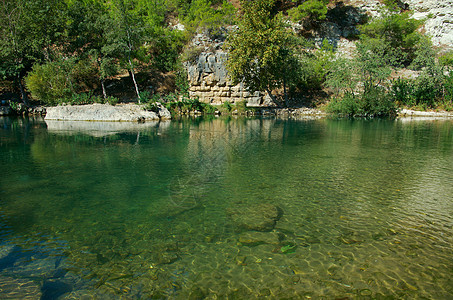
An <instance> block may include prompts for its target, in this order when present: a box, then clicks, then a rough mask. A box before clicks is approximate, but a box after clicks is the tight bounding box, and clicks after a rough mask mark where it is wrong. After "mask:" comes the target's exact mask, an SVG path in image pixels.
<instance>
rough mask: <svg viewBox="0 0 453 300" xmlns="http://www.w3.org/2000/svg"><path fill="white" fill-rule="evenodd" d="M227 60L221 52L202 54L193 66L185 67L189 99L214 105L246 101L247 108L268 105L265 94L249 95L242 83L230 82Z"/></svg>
mask: <svg viewBox="0 0 453 300" xmlns="http://www.w3.org/2000/svg"><path fill="white" fill-rule="evenodd" d="M227 59H228V54H227V53H226V52H224V51H222V50H216V51H215V52H202V53H201V54H200V55H199V56H198V59H197V61H196V63H195V64H189V65H188V66H187V71H188V76H189V83H190V89H189V95H190V97H191V98H196V97H197V98H198V99H199V100H200V101H201V102H204V103H210V104H214V105H220V104H222V103H224V102H227V101H229V102H231V103H236V102H239V101H247V104H248V105H249V106H259V105H263V104H270V102H271V101H270V98H269V97H268V96H267V95H266V94H265V93H263V92H255V93H253V94H251V93H250V92H248V91H247V89H246V88H245V87H244V85H243V84H242V83H240V84H237V85H235V84H233V83H232V82H231V80H230V78H229V77H228V71H227V69H226V66H225V62H226V60H227Z"/></svg>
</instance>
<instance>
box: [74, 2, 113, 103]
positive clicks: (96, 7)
mask: <svg viewBox="0 0 453 300" xmlns="http://www.w3.org/2000/svg"><path fill="white" fill-rule="evenodd" d="M68 16H69V18H68V19H69V29H68V31H69V34H68V35H69V37H68V41H69V42H68V45H67V49H66V52H67V53H74V54H75V56H77V58H78V59H83V60H88V59H89V60H92V61H93V62H94V63H95V64H96V65H97V68H98V69H99V72H98V75H99V81H100V83H101V88H102V94H103V97H104V99H106V98H107V92H106V89H105V79H107V78H108V77H111V76H114V75H116V74H117V73H118V65H117V61H118V60H117V59H116V58H115V57H114V56H112V55H111V54H112V53H109V52H108V51H103V47H105V46H106V45H107V42H108V40H107V33H108V32H109V31H110V30H111V28H112V27H113V25H114V24H113V21H112V19H111V18H110V16H109V14H108V11H107V6H106V4H105V3H103V2H102V1H99V0H74V1H71V2H70V4H69V5H68Z"/></svg>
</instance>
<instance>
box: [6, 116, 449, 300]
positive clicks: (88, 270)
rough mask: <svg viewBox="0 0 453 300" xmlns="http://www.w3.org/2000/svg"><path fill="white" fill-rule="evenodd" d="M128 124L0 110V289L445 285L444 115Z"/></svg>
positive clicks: (420, 289) (275, 292)
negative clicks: (8, 114) (262, 228)
mask: <svg viewBox="0 0 453 300" xmlns="http://www.w3.org/2000/svg"><path fill="white" fill-rule="evenodd" d="M139 125H140V124H135V125H134V126H133V127H128V126H126V125H125V124H123V123H114V124H112V123H101V124H99V123H84V122H79V123H77V122H75V123H62V122H53V123H47V124H46V123H45V122H44V121H42V120H41V121H40V120H36V119H29V120H26V119H7V118H2V119H0V126H1V128H0V163H1V177H0V298H2V299H40V298H41V299H80V298H82V297H87V299H91V298H90V297H92V298H95V299H115V298H121V299H131V298H132V299H143V298H145V299H146V298H153V299H166V298H170V299H188V298H189V297H190V298H191V299H202V298H204V297H206V298H207V299H256V298H260V299H282V298H286V299H288V298H289V299H300V298H312V299H319V298H322V297H324V298H326V299H335V298H337V299H338V298H341V299H348V298H349V299H356V298H361V299H362V298H363V299H367V298H370V299H371V298H378V299H380V298H386V297H388V298H399V299H414V298H419V299H452V297H453V249H452V244H453V229H452V227H453V121H452V120H445V121H441V120H438V121H402V120H399V121H382V120H381V121H345V120H342V121H338V120H298V121H297V120H287V121H284V120H275V119H211V120H209V119H205V120H201V119H197V120H181V121H171V122H166V123H145V124H143V125H140V126H139ZM263 203H264V204H267V205H268V206H269V207H274V206H275V208H278V211H279V217H278V220H277V221H276V222H275V224H273V225H272V228H269V229H270V231H266V232H256V231H255V232H254V231H247V230H246V229H244V227H243V226H242V227H241V224H238V222H239V223H240V220H239V221H238V218H237V217H236V218H235V217H234V216H235V215H234V214H232V212H236V213H237V214H239V215H240V216H241V218H243V219H244V218H245V219H246V220H247V221H246V222H250V223H254V222H255V223H256V222H259V221H260V220H261V219H260V218H262V217H263V216H261V215H259V214H256V213H254V211H258V210H259V208H260V207H261V206H260V204H263ZM241 214H242V215H241ZM236 216H237V215H236ZM239 219H240V218H239ZM269 229H268V230H269ZM244 237H247V238H252V239H255V241H254V242H253V243H247V241H245V240H246V239H244Z"/></svg>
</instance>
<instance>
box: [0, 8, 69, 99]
mask: <svg viewBox="0 0 453 300" xmlns="http://www.w3.org/2000/svg"><path fill="white" fill-rule="evenodd" d="M65 12H66V5H65V3H64V2H62V1H58V0H3V1H2V4H1V8H0V35H1V37H2V38H1V39H0V76H2V78H3V79H9V80H14V82H15V84H16V86H17V87H18V89H19V91H20V93H21V97H22V100H23V102H24V103H25V104H27V103H28V99H27V94H26V93H25V89H24V86H23V78H24V77H25V75H26V74H27V72H28V71H30V70H31V68H32V66H33V64H34V63H37V62H41V61H44V60H47V61H50V60H52V59H53V58H54V56H55V51H56V49H57V48H58V46H59V44H61V42H62V41H63V38H64V35H65V27H66V22H65Z"/></svg>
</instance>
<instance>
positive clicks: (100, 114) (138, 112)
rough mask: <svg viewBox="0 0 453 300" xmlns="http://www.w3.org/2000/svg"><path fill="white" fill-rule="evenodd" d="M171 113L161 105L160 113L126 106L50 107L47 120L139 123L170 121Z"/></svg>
mask: <svg viewBox="0 0 453 300" xmlns="http://www.w3.org/2000/svg"><path fill="white" fill-rule="evenodd" d="M169 115H170V113H169V112H168V110H167V109H166V108H165V107H163V106H162V105H160V106H159V107H158V113H155V112H153V111H147V110H145V109H144V108H143V106H140V105H135V104H125V105H116V106H112V105H109V104H91V105H72V106H69V105H66V106H56V107H48V108H47V114H46V117H45V120H63V121H126V122H137V121H147V120H159V119H160V117H161V118H162V119H168V118H169Z"/></svg>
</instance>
